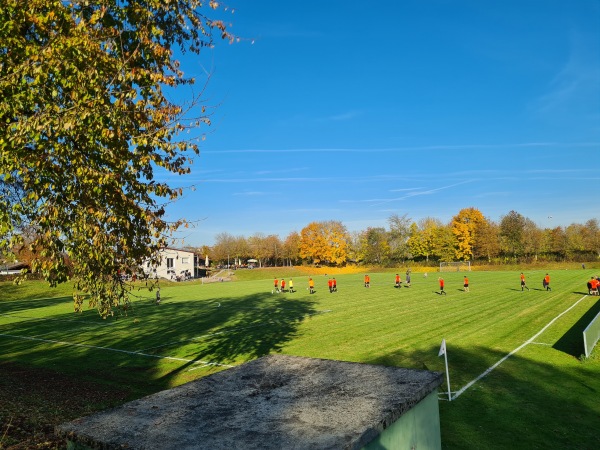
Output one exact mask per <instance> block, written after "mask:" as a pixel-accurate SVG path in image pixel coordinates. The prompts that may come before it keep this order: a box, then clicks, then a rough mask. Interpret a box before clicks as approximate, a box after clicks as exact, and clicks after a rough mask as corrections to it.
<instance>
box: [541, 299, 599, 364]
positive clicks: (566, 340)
mask: <svg viewBox="0 0 600 450" xmlns="http://www.w3.org/2000/svg"><path fill="white" fill-rule="evenodd" d="M598 313H600V299H599V300H598V301H597V302H596V303H594V305H592V307H591V308H590V309H589V310H588V311H587V312H586V313H585V314H584V315H583V316H581V318H580V319H579V320H578V321H577V322H576V323H575V325H573V326H572V327H571V328H569V330H568V331H567V332H566V333H565V334H563V335H562V337H561V338H560V339H559V340H558V341H556V343H555V344H554V345H553V346H552V347H553V348H555V349H556V350H560V351H561V352H564V353H567V354H569V355H571V356H575V357H576V358H579V357H580V356H581V355H583V354H585V349H584V348H583V330H585V329H586V327H587V326H588V325H589V324H590V322H591V321H592V320H593V319H594V317H596V316H597V315H598Z"/></svg>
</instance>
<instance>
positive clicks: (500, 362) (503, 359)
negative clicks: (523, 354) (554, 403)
mask: <svg viewBox="0 0 600 450" xmlns="http://www.w3.org/2000/svg"><path fill="white" fill-rule="evenodd" d="M586 297H587V295H584V296H583V297H581V298H580V299H579V300H577V301H576V302H575V303H573V305H571V306H570V307H569V308H567V309H565V310H564V311H563V312H561V313H560V314H559V315H558V316H556V317H555V318H554V319H552V320H551V321H550V322H548V324H546V326H545V327H544V328H542V329H541V330H540V331H538V333H537V334H536V335H535V336H533V337H531V338H529V339H528V340H527V341H525V342H524V343H523V344H521V345H520V346H518V347H517V348H515V349H514V350H513V351H512V352H510V353H509V354H507V355H506V356H504V357H503V358H502V359H501V360H499V361H498V362H496V364H494V365H493V366H491V367H488V368H487V369H486V371H485V372H483V373H482V374H481V375H479V376H478V377H477V378H475V379H474V380H471V381H469V383H467V384H466V385H465V386H464V387H462V388H461V389H460V390H459V391H457V392H456V395H454V397H452V400H454V399H456V398H458V397H459V396H460V395H461V394H462V393H464V392H465V391H466V390H467V389H469V388H470V387H471V386H473V385H474V384H475V383H477V382H478V381H479V380H481V379H482V378H483V377H485V376H486V375H488V374H489V373H490V372H492V371H493V370H494V369H495V368H496V367H498V366H499V365H500V364H502V363H503V362H504V361H506V360H507V359H508V358H510V357H511V356H512V355H514V354H515V353H517V352H518V351H519V350H521V349H522V348H524V347H525V346H527V345H528V344H532V343H533V342H534V340H535V339H536V338H537V337H538V336H539V335H540V334H542V333H543V332H544V331H546V330H547V329H548V327H549V326H550V325H552V324H553V323H554V322H556V321H557V320H558V319H559V318H560V317H562V316H563V315H565V314H566V313H568V312H569V311H571V310H572V309H573V308H575V306H577V305H578V304H579V302H580V301H582V300H583V299H584V298H586Z"/></svg>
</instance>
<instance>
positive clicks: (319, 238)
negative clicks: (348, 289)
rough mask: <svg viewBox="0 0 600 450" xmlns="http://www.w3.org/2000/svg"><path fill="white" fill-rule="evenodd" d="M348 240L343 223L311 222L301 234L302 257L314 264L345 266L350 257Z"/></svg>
mask: <svg viewBox="0 0 600 450" xmlns="http://www.w3.org/2000/svg"><path fill="white" fill-rule="evenodd" d="M348 239H349V237H348V231H347V230H346V227H345V226H344V225H343V224H342V223H341V222H338V221H335V220H330V221H327V222H311V223H309V224H308V225H307V226H305V227H304V228H303V229H302V231H301V232H300V257H301V258H304V259H308V260H310V261H311V262H313V263H314V264H320V263H326V264H334V265H339V264H343V263H345V262H346V259H347V256H348V254H347V248H348Z"/></svg>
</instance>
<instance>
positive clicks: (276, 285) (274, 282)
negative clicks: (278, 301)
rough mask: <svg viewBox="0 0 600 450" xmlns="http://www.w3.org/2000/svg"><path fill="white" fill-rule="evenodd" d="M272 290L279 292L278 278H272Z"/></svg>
mask: <svg viewBox="0 0 600 450" xmlns="http://www.w3.org/2000/svg"><path fill="white" fill-rule="evenodd" d="M273 291H274V292H279V280H278V279H277V278H275V279H274V280H273Z"/></svg>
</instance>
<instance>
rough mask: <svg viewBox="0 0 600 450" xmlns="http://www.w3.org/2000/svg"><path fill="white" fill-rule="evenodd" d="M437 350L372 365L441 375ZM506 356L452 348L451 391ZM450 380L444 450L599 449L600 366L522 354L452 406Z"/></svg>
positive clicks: (443, 406)
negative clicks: (567, 364)
mask: <svg viewBox="0 0 600 450" xmlns="http://www.w3.org/2000/svg"><path fill="white" fill-rule="evenodd" d="M438 350H439V349H438V348H437V347H435V348H431V349H429V350H428V351H416V352H410V351H403V352H398V351H395V352H391V353H389V354H387V355H385V356H382V357H380V358H376V359H373V360H370V361H368V362H369V363H372V364H383V365H400V366H403V367H411V368H415V369H429V370H437V371H439V370H443V362H441V361H443V360H442V358H439V360H440V362H441V364H440V362H438V361H437V360H436V358H435V357H433V358H432V355H437V353H438ZM504 356H505V354H504V353H502V352H499V351H496V350H493V349H490V348H485V347H476V348H472V349H469V350H468V351H465V350H462V349H451V351H449V353H448V363H449V373H450V384H451V388H452V392H453V393H456V392H457V391H459V390H460V389H461V388H462V387H463V386H465V385H466V384H467V383H468V382H469V381H471V379H474V378H476V377H477V376H478V375H479V373H483V372H484V371H485V369H486V368H488V367H490V366H491V365H492V364H493V363H495V362H497V361H499V360H500V359H501V358H503V357H504ZM428 366H434V367H428ZM445 380H446V377H445V376H444V383H443V384H442V386H440V388H439V398H440V399H441V401H440V422H441V434H442V448H443V449H445V450H453V449H457V450H471V449H472V450H480V449H488V450H495V449H498V450H503V449H507V448H510V449H527V450H529V449H550V448H552V449H565V450H566V449H580V450H593V449H597V448H600V434H599V433H598V417H600V404H599V403H598V401H597V399H598V395H599V393H600V369H599V367H598V365H597V364H584V363H577V366H576V367H569V368H565V367H564V366H557V365H553V364H551V363H546V362H540V361H539V360H533V359H531V358H526V357H522V356H521V355H520V354H516V355H513V356H511V357H510V358H509V360H507V361H505V362H504V363H502V364H501V365H500V366H498V367H497V368H496V369H495V370H494V371H492V372H491V373H490V374H488V375H487V376H485V377H484V378H482V379H481V380H479V381H477V382H476V383H475V384H474V385H472V386H471V387H470V388H469V389H468V390H466V391H465V392H464V393H462V394H461V395H460V396H459V397H458V398H455V399H454V400H453V401H451V402H448V401H447V396H446V391H447V384H446V381H445Z"/></svg>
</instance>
